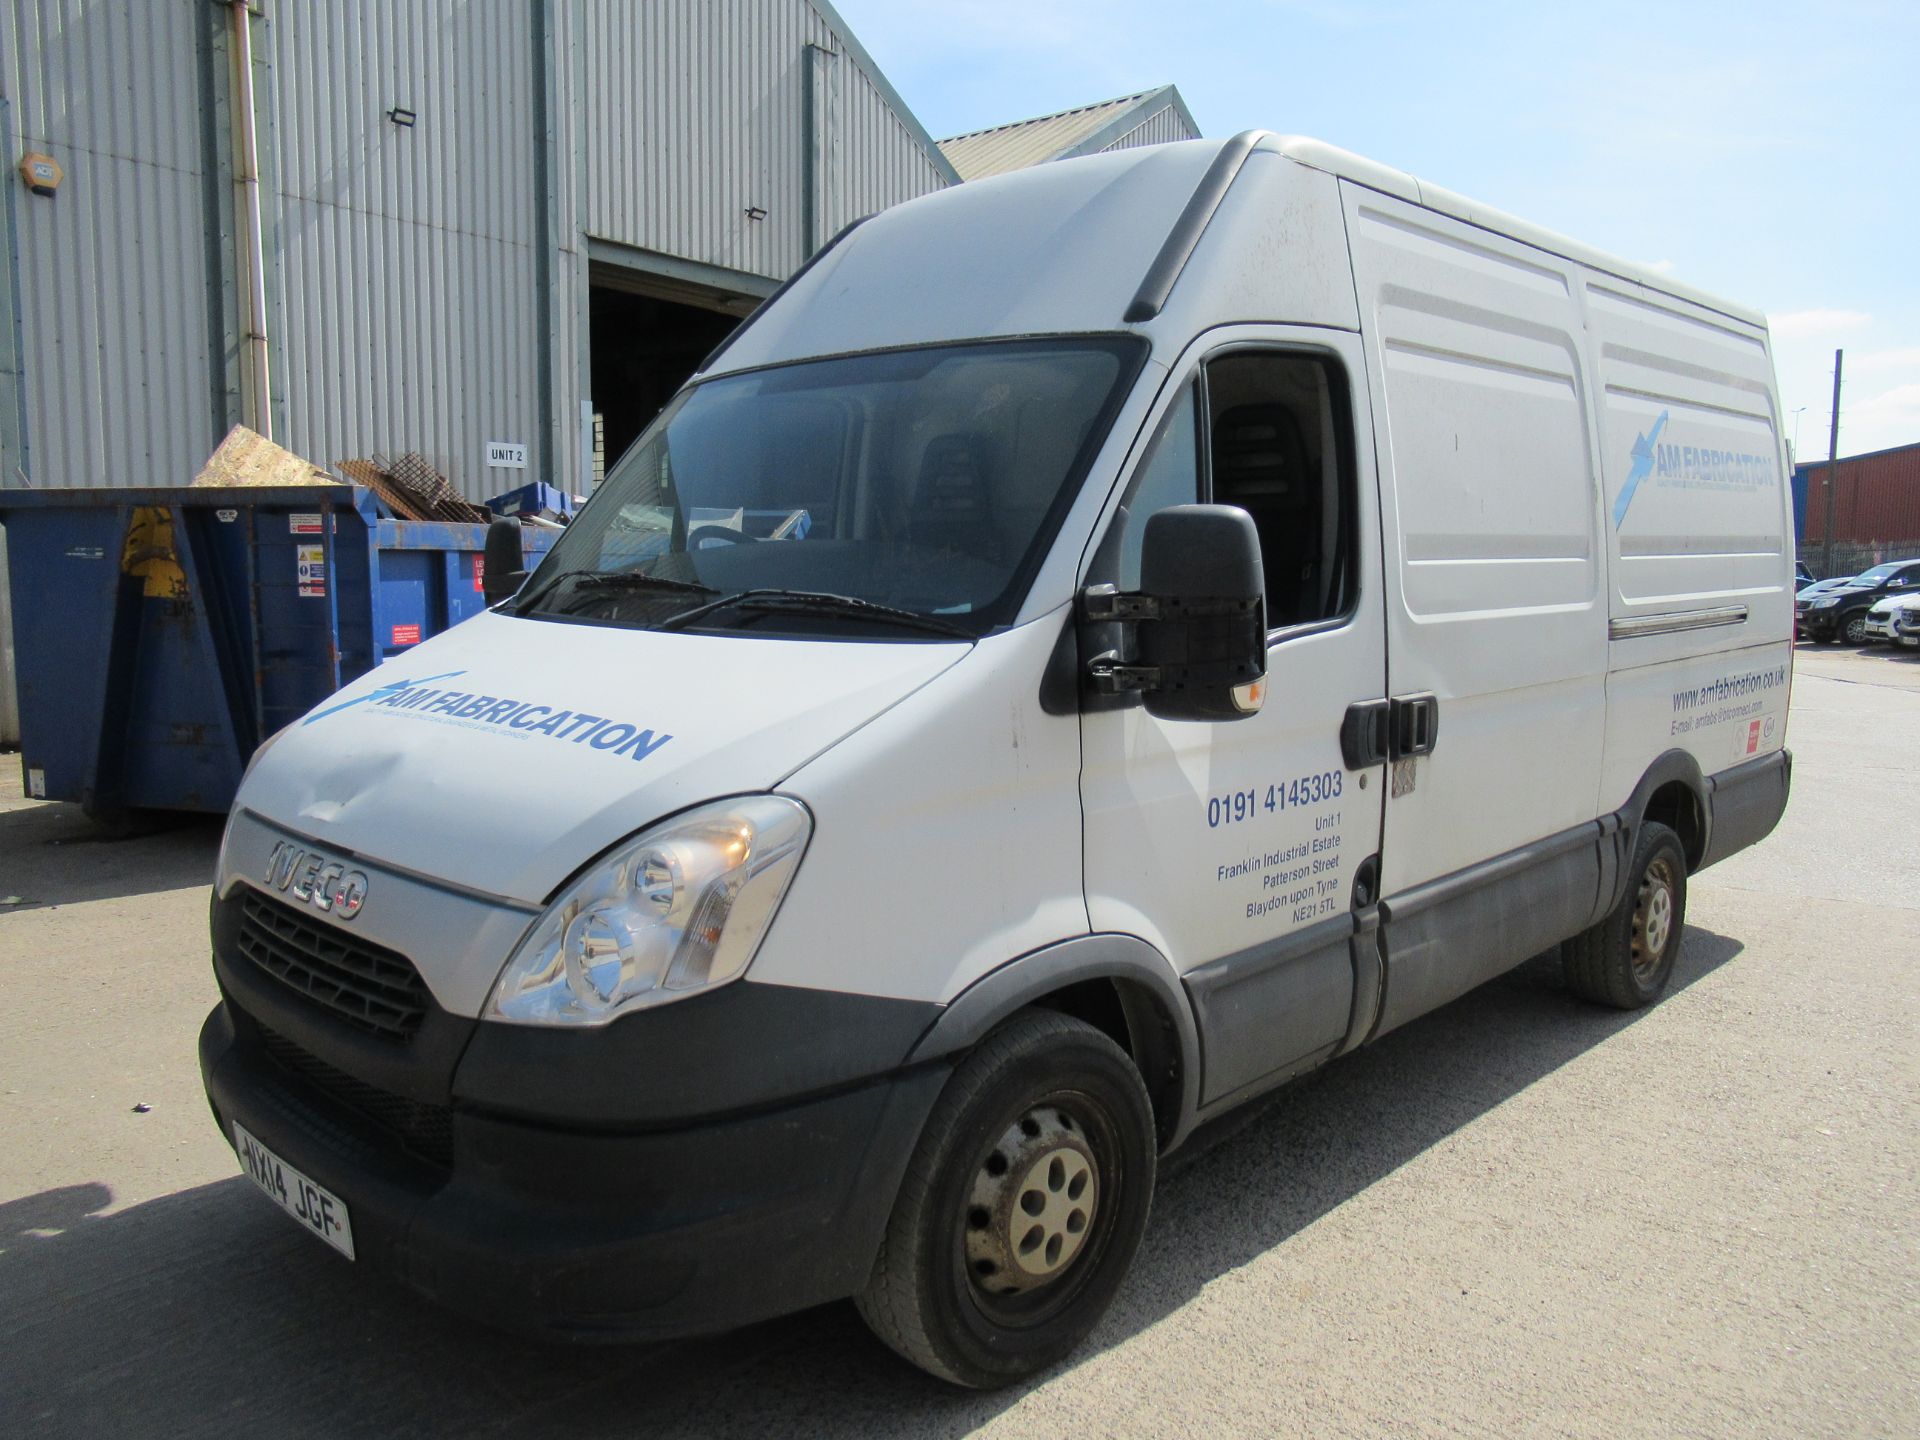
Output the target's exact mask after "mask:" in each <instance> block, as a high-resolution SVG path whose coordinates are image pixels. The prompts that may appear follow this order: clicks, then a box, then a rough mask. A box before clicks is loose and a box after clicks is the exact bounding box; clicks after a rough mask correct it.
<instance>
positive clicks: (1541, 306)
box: [1342, 182, 1606, 990]
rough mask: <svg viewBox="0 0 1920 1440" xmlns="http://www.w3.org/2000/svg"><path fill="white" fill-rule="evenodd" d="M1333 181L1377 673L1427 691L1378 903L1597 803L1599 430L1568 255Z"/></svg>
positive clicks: (1393, 807)
mask: <svg viewBox="0 0 1920 1440" xmlns="http://www.w3.org/2000/svg"><path fill="white" fill-rule="evenodd" d="M1342 190H1343V195H1344V200H1345V205H1346V213H1347V227H1348V240H1349V244H1350V246H1351V249H1352V254H1353V264H1354V278H1355V284H1356V288H1357V290H1358V292H1359V297H1360V310H1361V329H1362V334H1363V337H1364V339H1365V344H1366V355H1367V364H1368V369H1369V371H1370V375H1369V383H1370V385H1371V387H1372V391H1373V400H1374V407H1373V408H1374V417H1375V425H1376V430H1377V433H1378V435H1379V442H1378V445H1377V449H1378V452H1379V455H1380V485H1381V492H1382V514H1383V519H1384V543H1385V549H1386V561H1387V564H1386V570H1387V575H1388V617H1387V651H1388V681H1389V687H1388V688H1389V692H1390V693H1391V694H1392V695H1394V696H1407V695H1415V694H1421V693H1430V694H1432V695H1434V696H1435V697H1437V701H1438V722H1439V724H1438V741H1437V744H1436V745H1435V747H1434V749H1433V752H1432V754H1431V755H1428V756H1424V757H1420V758H1415V759H1407V760H1401V761H1399V762H1397V763H1396V765H1395V766H1394V768H1393V773H1392V780H1391V784H1390V787H1389V795H1388V798H1387V806H1386V836H1385V840H1384V844H1383V853H1382V861H1383V878H1382V886H1381V890H1382V894H1383V895H1384V896H1386V897H1387V899H1388V901H1389V903H1391V900H1392V898H1393V897H1394V896H1395V895H1396V894H1399V893H1403V892H1407V891H1409V890H1411V889H1412V888H1413V887H1416V886H1419V885H1422V884H1424V883H1425V882H1427V881H1430V880H1433V879H1435V878H1437V877H1440V876H1444V875H1450V874H1454V873H1456V872H1460V871H1463V870H1466V869H1467V868H1468V867H1471V866H1475V865H1478V864H1480V863H1482V862H1484V861H1487V860H1490V859H1493V858H1495V857H1498V856H1502V855H1507V854H1510V853H1512V852H1514V851H1516V850H1518V849H1519V848H1520V847H1523V846H1527V845H1531V844H1533V843H1534V842H1536V841H1538V840H1541V839H1543V838H1545V837H1548V836H1554V835H1558V834H1561V833H1562V832H1564V831H1566V830H1568V829H1569V828H1570V827H1572V826H1576V825H1579V824H1582V823H1583V822H1587V821H1591V820H1592V819H1593V818H1594V813H1595V812H1594V808H1593V797H1594V789H1595V786H1596V783H1597V780H1598V775H1599V763H1600V761H1599V756H1600V751H1601V744H1602V737H1603V730H1604V726H1603V713H1604V692H1603V683H1604V675H1605V670H1606V620H1605V603H1604V600H1603V598H1602V584H1603V579H1602V569H1601V566H1602V560H1601V555H1602V551H1601V548H1600V538H1599V535H1600V532H1599V524H1600V514H1599V511H1600V495H1599V489H1598V486H1597V484H1596V482H1595V479H1594V475H1595V467H1596V464H1597V459H1598V449H1597V444H1596V438H1595V436H1594V435H1593V433H1592V427H1591V424H1590V422H1589V415H1590V413H1591V412H1590V408H1589V389H1590V380H1589V374H1588V369H1587V361H1586V358H1585V343H1584V334H1583V331H1582V324H1581V313H1580V302H1579V297H1578V295H1577V292H1576V283H1577V281H1576V273H1575V267H1574V266H1573V265H1571V264H1570V263H1568V262H1566V261H1563V260H1560V259H1559V258H1558V257H1555V256H1552V255H1548V254H1546V253H1544V252H1542V251H1539V250H1534V249H1531V248H1529V247H1527V246H1524V245H1521V244H1518V243H1517V242H1514V241H1511V240H1508V239H1505V238H1503V237H1501V236H1498V235H1495V234H1493V233H1491V232H1489V231H1484V230H1479V229H1476V228H1474V227H1473V226H1470V225H1466V224H1464V223H1462V222H1460V221H1458V220H1454V219H1451V218H1449V217H1446V216H1443V215H1438V214H1436V213H1434V212H1431V211H1428V210H1424V209H1421V208H1420V207H1418V206H1415V205H1410V204H1407V203H1405V202H1404V201H1401V200H1397V199H1394V198H1392V197H1389V196H1385V195H1381V194H1379V193H1378V192H1376V191H1371V190H1366V189H1363V188H1361V187H1358V186H1355V185H1353V184H1351V183H1350V182H1343V185H1342ZM1389 935H1390V937H1391V928H1389ZM1390 945H1391V938H1390ZM1435 963H1436V964H1439V965H1441V966H1442V968H1444V967H1445V963H1446V962H1445V961H1444V960H1442V959H1438V958H1436V960H1435ZM1391 988H1392V986H1391V982H1390V983H1389V990H1391ZM1444 988H1446V986H1445V985H1444V984H1438V985H1437V989H1444ZM1461 988H1465V986H1464V985H1463V986H1462V987H1461Z"/></svg>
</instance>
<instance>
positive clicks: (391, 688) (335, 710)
mask: <svg viewBox="0 0 1920 1440" xmlns="http://www.w3.org/2000/svg"><path fill="white" fill-rule="evenodd" d="M466 673H467V672H466V671H464V670H445V671H442V672H441V673H440V674H438V675H429V676H427V678H426V679H424V680H389V681H388V682H387V683H386V684H384V685H376V686H374V688H373V689H371V690H369V691H368V692H367V693H366V694H364V695H356V696H354V697H353V699H351V700H342V701H341V702H340V703H339V704H338V705H330V706H328V707H327V708H326V709H325V710H320V711H316V712H315V713H314V714H312V715H309V716H307V718H306V719H304V720H302V721H301V722H300V723H301V724H302V725H311V724H313V722H314V721H316V720H324V719H326V718H327V716H329V715H338V714H339V713H340V712H341V711H342V710H351V709H352V708H353V707H354V706H356V705H364V704H365V703H366V702H367V701H369V700H380V699H383V698H385V697H386V696H388V695H397V694H399V693H400V692H401V691H402V690H411V689H412V688H413V687H414V686H416V685H431V684H432V683H433V682H434V681H436V680H451V679H452V678H453V677H454V676H456V675H464V674H466Z"/></svg>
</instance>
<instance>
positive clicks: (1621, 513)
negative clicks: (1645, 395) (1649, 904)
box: [1613, 410, 1667, 530]
mask: <svg viewBox="0 0 1920 1440" xmlns="http://www.w3.org/2000/svg"><path fill="white" fill-rule="evenodd" d="M1666 428H1667V412H1666V411H1665V410H1662V411H1661V412H1660V418H1659V419H1658V420H1656V421H1654V422H1653V429H1651V430H1648V431H1645V432H1644V433H1642V434H1641V435H1640V436H1639V438H1637V439H1636V440H1635V441H1634V442H1633V468H1632V469H1631V470H1629V471H1628V472H1627V483H1626V484H1625V485H1623V486H1621V487H1620V498H1619V499H1618V500H1616V501H1614V502H1613V528H1614V529H1616V530H1618V529H1619V528H1620V522H1621V521H1622V520H1624V519H1626V518H1627V506H1629V505H1631V504H1632V503H1633V492H1634V491H1636V490H1638V489H1639V488H1640V482H1641V481H1642V480H1644V479H1646V478H1647V476H1649V475H1651V474H1652V473H1653V458H1654V456H1655V454H1657V453H1658V450H1657V447H1658V446H1659V444H1660V432H1661V431H1662V430H1664V429H1666Z"/></svg>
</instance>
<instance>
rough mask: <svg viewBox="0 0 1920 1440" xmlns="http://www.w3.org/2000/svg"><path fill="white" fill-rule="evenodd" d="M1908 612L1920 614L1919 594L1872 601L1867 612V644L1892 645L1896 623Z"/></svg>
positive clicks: (1892, 596) (1895, 632)
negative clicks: (1870, 607)
mask: <svg viewBox="0 0 1920 1440" xmlns="http://www.w3.org/2000/svg"><path fill="white" fill-rule="evenodd" d="M1908 611H1914V612H1916V613H1920V593H1916V594H1912V595H1889V596H1887V597H1886V598H1885V599H1883V600H1876V601H1874V603H1873V608H1872V609H1871V610H1869V611H1867V643H1868V644H1869V645H1875V644H1881V643H1885V644H1889V645H1890V644H1892V643H1893V641H1894V639H1895V638H1896V636H1897V631H1896V628H1895V627H1896V625H1897V622H1898V621H1899V619H1900V617H1901V616H1903V615H1905V614H1906V613H1907V612H1908Z"/></svg>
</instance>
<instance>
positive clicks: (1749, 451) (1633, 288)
mask: <svg viewBox="0 0 1920 1440" xmlns="http://www.w3.org/2000/svg"><path fill="white" fill-rule="evenodd" d="M1581 288H1582V294H1583V297H1584V300H1585V303H1586V307H1587V314H1588V326H1589V345H1590V351H1591V356H1592V365H1593V370H1594V373H1595V375H1596V376H1597V377H1598V380H1599V387H1598V388H1599V401H1600V443H1601V454H1602V469H1601V475H1602V477H1603V481H1604V491H1605V498H1606V507H1605V523H1606V531H1605V533H1606V537H1607V550H1608V557H1609V560H1608V571H1609V581H1610V583H1609V585H1608V592H1609V593H1608V620H1609V629H1610V633H1611V635H1612V637H1613V638H1612V639H1611V640H1610V641H1609V645H1608V648H1609V667H1608V668H1609V672H1610V673H1609V676H1608V681H1607V716H1608V720H1607V738H1606V750H1605V758H1604V761H1603V765H1602V773H1601V783H1600V788H1599V791H1598V793H1597V796H1596V804H1597V806H1598V808H1599V809H1600V810H1602V811H1606V810H1611V809H1613V808H1615V807H1617V806H1619V805H1621V804H1622V803H1624V802H1625V800H1626V799H1627V797H1628V796H1629V795H1630V794H1631V793H1632V792H1633V790H1634V787H1635V786H1636V785H1638V784H1639V782H1640V777H1641V776H1642V775H1643V774H1645V773H1646V770H1647V767H1648V766H1649V765H1651V764H1652V763H1653V761H1654V759H1655V758H1656V757H1657V756H1659V755H1660V754H1662V753H1664V752H1665V751H1668V750H1675V749H1677V750H1682V751H1685V752H1686V753H1688V754H1690V755H1692V756H1693V758H1694V759H1695V760H1696V761H1697V762H1698V764H1699V766H1700V770H1701V773H1702V774H1703V775H1706V776H1713V775H1715V774H1717V773H1719V772H1721V771H1724V770H1727V769H1728V768H1729V767H1731V766H1734V765H1736V764H1741V763H1744V762H1749V761H1752V760H1754V759H1755V758H1756V757H1762V756H1766V755H1770V754H1772V753H1773V752H1775V751H1778V750H1779V749H1781V747H1782V746H1783V745H1784V744H1785V741H1786V718H1787V690H1788V680H1789V676H1790V673H1791V667H1792V651H1791V643H1790V642H1791V636H1792V631H1793V546H1792V544H1791V541H1790V538H1789V537H1790V536H1791V533H1792V531H1791V520H1790V518H1789V510H1788V507H1789V504H1790V500H1789V497H1788V494H1787V489H1786V486H1785V485H1784V484H1783V483H1782V476H1783V475H1784V474H1785V466H1784V458H1785V456H1784V452H1783V449H1782V446H1781V439H1780V426H1779V420H1778V417H1779V401H1778V396H1777V392H1776V388H1775V384H1774V378H1773V362H1772V357H1771V355H1770V354H1769V352H1768V346H1767V336H1766V333H1765V332H1764V331H1763V330H1761V329H1759V328H1758V327H1756V326H1753V325H1750V324H1748V323H1746V322H1744V321H1741V320H1736V319H1732V318H1729V317H1727V316H1725V315H1722V314H1719V313H1717V312H1715V311H1712V310H1709V309H1706V308H1705V307H1704V306H1700V305H1695V304H1693V303H1691V302H1689V301H1686V300H1680V299H1676V298H1674V297H1672V296H1668V295H1663V294H1661V293H1659V292H1657V291H1654V290H1651V289H1649V288H1647V287H1644V286H1639V285H1633V284H1630V283H1628V282H1626V281H1623V280H1620V279H1617V278H1616V277H1614V276H1610V275H1602V274H1597V273H1594V272H1591V271H1587V272H1584V273H1583V275H1582V278H1581ZM1710 808H1711V807H1710ZM1761 833H1764V830H1762V831H1761ZM1715 850H1716V852H1719V851H1720V847H1719V846H1716V847H1715ZM1715 858H1718V853H1716V855H1715Z"/></svg>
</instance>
